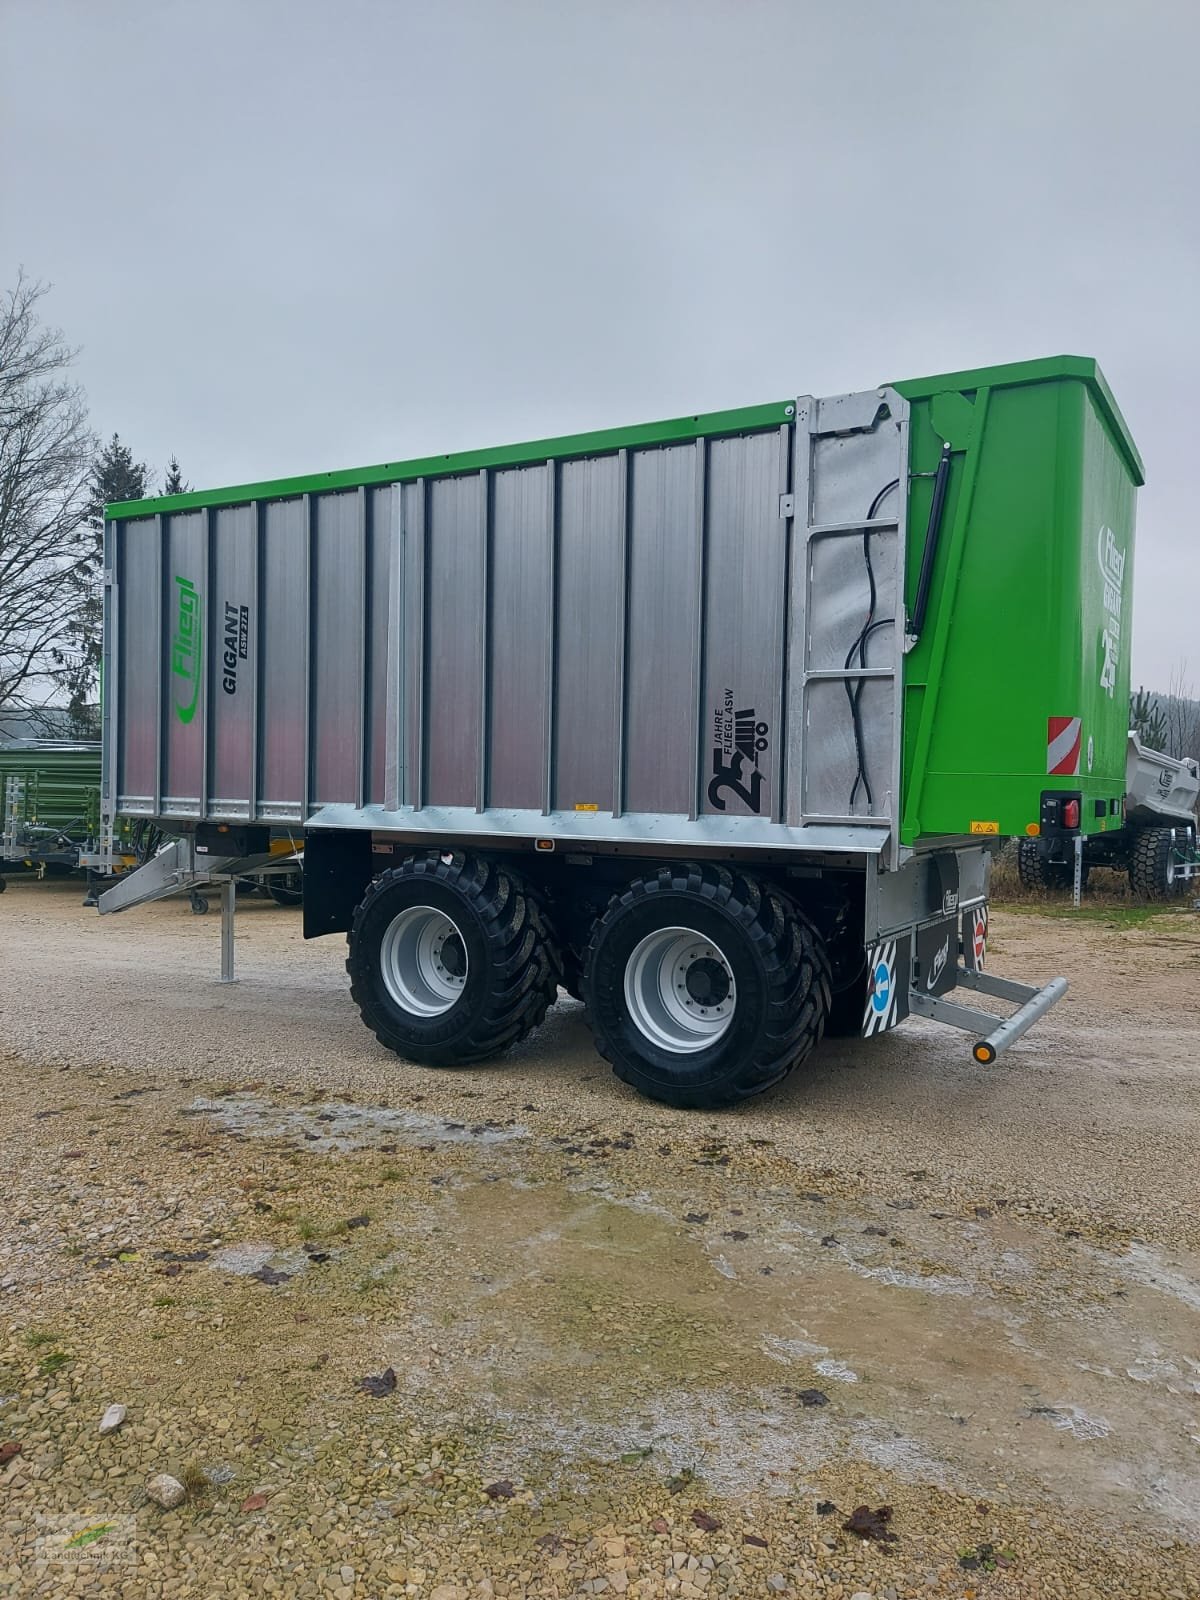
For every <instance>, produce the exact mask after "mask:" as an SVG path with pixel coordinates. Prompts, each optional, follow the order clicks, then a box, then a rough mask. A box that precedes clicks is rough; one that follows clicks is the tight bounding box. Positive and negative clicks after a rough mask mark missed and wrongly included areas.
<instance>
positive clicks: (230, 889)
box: [221, 878, 237, 983]
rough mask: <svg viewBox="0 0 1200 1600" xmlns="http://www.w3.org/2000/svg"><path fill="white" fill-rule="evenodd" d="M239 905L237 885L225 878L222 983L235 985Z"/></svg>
mask: <svg viewBox="0 0 1200 1600" xmlns="http://www.w3.org/2000/svg"><path fill="white" fill-rule="evenodd" d="M236 905H237V883H236V882H235V880H234V879H233V878H225V879H224V880H223V881H222V883H221V982H222V983H233V982H234V976H233V916H234V908H235V907H236Z"/></svg>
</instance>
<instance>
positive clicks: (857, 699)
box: [845, 478, 900, 811]
mask: <svg viewBox="0 0 1200 1600" xmlns="http://www.w3.org/2000/svg"><path fill="white" fill-rule="evenodd" d="M899 487H900V480H899V478H893V479H892V481H891V483H885V484H884V486H883V488H882V489H880V491H879V493H878V494H877V495H876V496H875V498H874V500H872V501H871V505H870V508H869V509H868V511H867V516H866V520H867V522H868V523H871V522H873V521H874V518H875V513H876V512H877V511H878V510H879V508H880V506H881V505H882V504H883V502H884V501H885V500H886V499H887V497H888V495H889V494H891V492H892V490H893V489H898V488H899ZM863 560H864V562H865V563H866V568H867V583H868V585H869V587H870V601H869V603H868V605H867V616H866V621H865V622H864V623H863V625H862V627H861V629H860V630H859V634H858V638H857V639H855V641H854V643H853V644H852V645H851V646H850V650H849V653H848V654H847V656H846V666H847V667H850V666H852V665H853V662H854V657H855V656H856V655H857V656H858V664H859V666H860V667H863V668H864V669H865V668H866V665H867V655H866V644H867V640H868V639H869V638H870V636H871V635H872V634H873V633H874V632H875V630H876V628H879V627H882V626H883V625H884V624H883V623H879V622H876V621H875V602H876V600H877V598H878V596H877V592H876V588H875V568H874V566H873V564H872V562H871V530H870V528H869V527H864V528H863ZM886 620H888V621H890V620H891V619H890V618H888V619H886ZM845 687H846V698H847V700H849V702H850V720H851V722H852V724H853V727H854V753H855V756H856V757H857V761H858V771H857V772H856V774H855V777H854V787H853V788H852V789H851V791H850V810H851V811H853V809H854V801H855V799H856V797H857V795H858V789H859V785H860V784H861V785H862V789H863V792H864V794H865V795H866V797H867V804H868V806H874V804H875V796H874V794H873V793H872V790H871V780H870V779H869V778H868V777H867V759H866V749H865V741H864V739H863V726H862V716H861V713H860V710H859V707H860V705H861V702H862V692H863V680H862V679H861V678H847V679H846V681H845Z"/></svg>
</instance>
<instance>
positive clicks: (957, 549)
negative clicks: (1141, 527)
mask: <svg viewBox="0 0 1200 1600" xmlns="http://www.w3.org/2000/svg"><path fill="white" fill-rule="evenodd" d="M896 388H897V389H898V390H899V391H900V393H901V394H903V395H904V396H905V397H906V398H907V399H908V400H909V402H910V404H911V406H912V419H911V434H910V438H911V454H910V460H911V465H912V470H913V472H914V474H916V473H922V472H924V473H930V474H931V473H933V471H934V470H935V469H936V467H937V464H938V459H939V457H940V455H941V452H942V449H943V443H944V441H946V440H949V442H950V444H951V448H952V451H953V453H954V464H953V467H952V470H951V474H950V479H949V484H948V490H947V495H946V503H945V510H944V521H943V527H942V538H941V540H940V541H939V551H938V563H937V566H936V568H935V573H934V583H935V597H936V598H935V600H934V602H933V605H932V606H931V613H932V616H933V621H932V625H931V626H930V627H929V628H928V629H927V630H926V631H925V632H924V634H923V635H922V637H921V639H920V640H919V642H918V643H917V644H916V645H915V646H914V648H913V649H912V650H911V652H910V653H909V654H908V656H907V657H906V659H905V669H904V808H903V818H902V823H901V837H902V838H903V840H904V841H905V842H906V843H913V842H915V841H916V840H917V839H919V838H923V837H926V836H928V835H931V834H939V833H940V834H957V833H964V832H981V833H995V834H1000V835H1027V834H1028V835H1035V834H1037V833H1038V832H1039V831H1040V827H1041V822H1042V816H1041V804H1042V795H1043V793H1044V792H1045V791H1047V790H1060V791H1063V792H1068V791H1069V792H1072V793H1076V794H1080V795H1081V797H1082V806H1081V819H1080V826H1081V831H1082V832H1083V833H1085V834H1090V833H1103V832H1105V831H1107V830H1108V829H1110V828H1119V827H1120V826H1121V801H1122V799H1123V797H1124V794H1125V747H1126V733H1127V726H1128V717H1129V654H1130V652H1129V642H1130V632H1131V628H1132V609H1131V608H1132V589H1133V584H1132V578H1133V537H1134V495H1135V489H1136V487H1137V486H1138V485H1139V484H1141V483H1142V481H1143V471H1142V463H1141V460H1140V458H1139V456H1138V453H1137V450H1136V448H1135V447H1134V445H1133V442H1132V440H1131V438H1130V436H1129V432H1128V429H1127V428H1126V426H1125V423H1124V421H1123V420H1122V418H1121V415H1120V412H1119V411H1118V410H1117V407H1116V404H1115V402H1114V400H1113V398H1112V396H1111V394H1110V392H1109V389H1108V386H1107V384H1106V383H1105V382H1104V379H1103V377H1102V375H1101V374H1100V371H1099V369H1098V368H1097V366H1096V364H1095V362H1093V361H1088V360H1083V359H1080V358H1078V357H1070V356H1063V357H1059V358H1057V359H1054V360H1049V361H1036V362H1028V363H1024V364H1022V365H1019V366H1016V367H1007V368H1006V367H1001V368H991V369H984V370H981V371H976V372H959V373H950V374H947V375H945V376H943V377H940V378H925V379H920V380H916V381H914V382H909V383H898V384H897V385H896ZM932 485H933V479H932V477H917V476H914V477H913V479H912V486H911V491H910V517H909V562H908V568H909V574H910V581H913V582H915V577H916V574H917V573H918V571H919V568H920V564H921V556H922V547H923V541H924V538H925V530H926V527H927V523H928V513H929V505H930V497H931V494H932ZM910 595H911V590H910Z"/></svg>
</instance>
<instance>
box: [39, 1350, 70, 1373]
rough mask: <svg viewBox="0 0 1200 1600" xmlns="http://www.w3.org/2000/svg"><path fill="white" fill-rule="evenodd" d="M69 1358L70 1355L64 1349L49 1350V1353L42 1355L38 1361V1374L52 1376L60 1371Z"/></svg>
mask: <svg viewBox="0 0 1200 1600" xmlns="http://www.w3.org/2000/svg"><path fill="white" fill-rule="evenodd" d="M70 1360H71V1357H70V1356H69V1355H68V1354H67V1352H66V1351H65V1350H51V1352H50V1354H49V1355H46V1356H43V1357H42V1359H41V1360H40V1361H39V1362H38V1376H39V1377H40V1378H52V1377H53V1376H54V1374H55V1373H56V1372H61V1371H62V1369H63V1368H64V1367H65V1366H66V1365H67V1364H68V1363H69V1362H70Z"/></svg>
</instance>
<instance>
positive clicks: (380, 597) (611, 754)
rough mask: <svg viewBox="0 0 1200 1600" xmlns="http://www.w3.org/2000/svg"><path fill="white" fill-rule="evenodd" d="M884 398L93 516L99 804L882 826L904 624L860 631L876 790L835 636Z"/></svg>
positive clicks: (645, 834)
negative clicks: (109, 687) (100, 690)
mask: <svg viewBox="0 0 1200 1600" xmlns="http://www.w3.org/2000/svg"><path fill="white" fill-rule="evenodd" d="M891 401H892V397H890V396H889V397H886V398H885V396H884V395H883V394H873V395H865V396H850V397H840V398H838V399H835V400H833V401H801V402H800V403H799V404H798V406H797V408H796V418H795V424H794V425H793V424H792V423H791V422H790V421H789V422H787V423H785V424H783V425H781V426H771V427H766V428H763V429H761V430H760V431H757V432H751V433H747V434H742V435H736V436H729V437H713V438H699V439H696V440H694V441H689V442H686V443H682V444H669V445H661V446H659V445H641V446H639V447H637V448H635V449H626V448H618V449H614V450H612V451H611V452H608V453H605V454H601V455H594V456H590V457H579V458H576V459H572V460H563V461H550V462H542V463H536V464H532V465H526V464H521V465H517V466H507V465H502V466H496V467H493V468H488V469H486V470H482V471H472V472H467V473H460V474H458V475H457V476H446V477H436V476H434V477H430V478H427V479H421V480H416V481H411V482H407V483H404V484H395V485H393V484H384V485H379V486H363V487H360V488H357V489H355V488H348V489H345V490H341V489H339V490H334V491H314V492H312V493H308V494H304V495H301V496H296V497H293V498H289V499H284V500H271V501H259V502H255V503H253V504H248V505H244V506H232V507H219V508H208V509H204V510H199V511H189V512H186V513H177V514H175V515H173V516H168V517H163V518H156V517H147V518H142V519H134V520H132V521H126V522H117V523H114V524H113V525H112V530H111V531H112V544H113V552H114V557H115V559H114V563H113V566H114V572H115V575H116V580H117V581H116V586H115V587H116V626H115V629H114V636H115V642H116V650H117V653H118V659H117V661H116V663H115V665H114V668H113V672H112V676H113V678H114V679H115V687H116V701H115V705H116V718H115V720H116V729H115V734H114V738H115V745H116V768H117V773H118V778H119V789H120V795H119V805H120V808H121V809H125V810H128V811H130V812H133V813H140V814H144V815H159V816H162V817H164V818H167V819H171V818H180V819H184V818H192V817H200V816H211V817H213V818H216V819H222V818H224V819H229V820H234V819H243V818H252V819H255V820H260V821H265V822H272V823H276V824H302V823H304V822H305V821H306V820H308V819H309V818H310V817H312V816H313V814H314V812H316V813H319V816H320V822H321V825H322V826H325V825H329V826H347V827H348V826H360V827H362V826H369V827H378V828H383V829H392V830H394V831H398V832H411V833H412V834H413V835H414V836H417V837H419V836H420V834H421V833H422V832H426V833H428V834H429V835H430V836H431V837H436V835H437V834H439V833H442V832H465V833H469V834H476V835H478V836H479V837H480V838H481V839H484V838H487V837H489V836H495V835H504V836H513V835H516V836H527V835H529V834H530V833H542V832H545V833H547V834H549V835H552V836H553V835H558V836H560V837H562V838H563V839H564V840H566V839H568V838H569V839H572V840H579V841H581V842H584V841H586V839H587V838H588V837H589V833H590V834H591V836H594V837H595V838H596V839H597V840H601V839H605V840H620V839H622V838H628V839H629V840H630V841H631V842H637V841H643V842H644V841H647V840H652V839H660V840H661V841H663V842H664V843H665V842H667V841H668V839H669V840H672V841H674V842H676V843H680V842H683V843H686V841H687V840H689V839H693V840H695V842H696V843H697V844H698V845H699V844H709V845H719V846H722V847H729V848H736V847H738V846H739V845H744V846H745V847H747V848H750V847H753V848H763V847H764V845H766V844H769V842H770V841H771V840H772V839H777V841H778V843H779V845H780V846H781V847H796V848H798V847H804V846H802V844H801V841H809V840H812V841H813V842H812V843H811V844H810V845H808V846H807V847H809V848H830V849H836V850H839V851H840V850H845V849H850V848H855V847H856V846H855V845H854V843H853V841H854V840H856V839H858V838H862V839H863V840H864V841H866V842H865V843H864V845H863V848H865V849H877V848H878V847H879V843H878V841H879V839H880V837H881V830H884V831H886V830H887V829H888V828H889V826H890V824H891V823H892V821H893V820H894V802H895V788H896V782H895V774H896V771H897V767H898V755H897V733H898V722H897V715H896V701H897V694H898V684H897V678H896V672H897V669H898V667H899V663H900V654H899V646H900V639H899V633H898V628H897V626H896V625H894V624H893V623H892V621H891V620H887V622H886V626H883V627H880V628H877V629H876V630H875V631H874V632H873V633H872V634H871V636H870V638H869V640H868V641H867V642H866V651H865V653H866V659H867V669H866V670H867V671H868V672H870V673H880V676H878V677H872V678H870V679H869V680H868V681H866V682H865V683H864V684H863V686H862V689H861V694H860V697H859V709H860V715H861V719H862V723H863V729H864V747H865V756H866V764H867V768H868V772H869V775H870V777H871V780H872V786H873V790H874V793H875V800H874V803H873V805H872V806H871V807H870V808H869V809H868V807H867V805H866V804H865V802H864V800H863V796H862V794H861V785H860V792H859V793H858V794H857V795H856V796H855V799H854V801H853V802H851V799H850V796H851V793H852V791H853V790H854V781H855V777H856V776H857V773H858V766H859V762H858V753H857V752H856V750H855V744H854V737H853V721H852V718H851V714H850V704H849V700H848V698H847V688H848V687H849V688H850V689H854V687H855V683H856V674H855V671H854V669H852V668H851V669H848V667H847V653H848V651H849V650H850V648H851V646H852V645H853V644H854V641H855V639H856V638H857V637H858V635H859V634H860V632H861V631H862V629H863V626H864V623H865V621H866V619H867V617H868V615H869V614H870V612H871V598H870V586H871V579H870V576H869V575H868V570H867V564H866V561H865V559H864V554H863V528H862V524H863V522H864V521H865V520H866V516H867V511H868V508H869V507H870V505H871V504H872V502H873V501H875V500H876V498H877V497H878V496H879V494H880V491H881V490H883V489H884V488H885V485H886V484H887V483H888V482H889V481H890V479H891V478H893V477H896V476H897V475H900V476H903V474H904V470H905V467H904V463H905V460H906V448H907V437H906V428H905V425H904V419H903V417H902V416H901V415H900V413H899V411H897V412H895V413H894V414H893V415H892V416H891V417H890V418H889V416H888V412H887V404H888V403H891ZM895 404H897V405H899V406H901V407H902V404H903V403H902V402H898V401H896V402H895ZM887 500H888V497H887V495H884V497H883V503H882V509H877V510H876V513H875V515H874V517H873V519H872V521H873V526H872V527H871V528H870V529H869V530H867V532H866V538H867V542H868V548H869V550H870V553H871V568H872V575H873V578H874V584H875V601H874V613H873V616H874V619H875V620H882V619H892V618H900V617H902V616H903V574H902V572H901V571H900V570H899V568H898V560H899V556H898V552H899V551H902V549H903V539H902V537H898V534H901V535H902V532H903V529H902V518H903V509H902V508H903V500H904V497H903V496H902V495H901V496H898V497H894V500H893V502H892V503H891V504H890V505H889V504H888V503H887ZM898 523H899V524H900V527H899V528H898ZM858 829H861V830H862V831H861V833H859V832H856V830H858ZM820 841H825V843H824V845H822V843H821V842H820Z"/></svg>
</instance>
